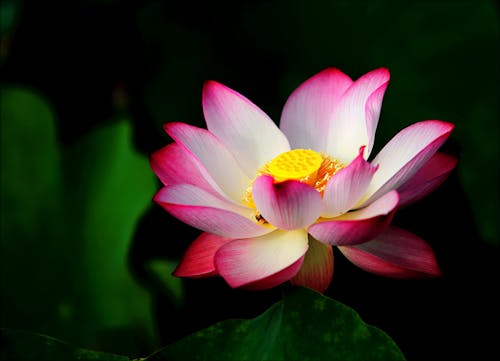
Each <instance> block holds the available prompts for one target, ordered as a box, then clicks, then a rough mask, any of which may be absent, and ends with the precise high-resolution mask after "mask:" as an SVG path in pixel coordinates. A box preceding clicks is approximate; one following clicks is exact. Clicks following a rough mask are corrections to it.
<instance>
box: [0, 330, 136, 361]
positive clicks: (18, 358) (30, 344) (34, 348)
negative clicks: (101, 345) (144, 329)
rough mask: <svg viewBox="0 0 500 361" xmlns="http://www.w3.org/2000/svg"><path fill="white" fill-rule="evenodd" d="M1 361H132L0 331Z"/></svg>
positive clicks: (29, 334)
mask: <svg viewBox="0 0 500 361" xmlns="http://www.w3.org/2000/svg"><path fill="white" fill-rule="evenodd" d="M0 344H1V345H2V348H1V349H0V359H1V360H5V361H7V360H9V361H73V360H75V361H76V360H79V361H130V359H129V358H128V357H126V356H119V355H114V354H110V353H106V352H96V351H90V350H84V349H81V348H77V347H74V346H71V345H69V344H67V343H65V342H62V341H59V340H57V339H55V338H52V337H49V336H44V335H39V334H35V333H30V332H25V331H15V330H9V329H0Z"/></svg>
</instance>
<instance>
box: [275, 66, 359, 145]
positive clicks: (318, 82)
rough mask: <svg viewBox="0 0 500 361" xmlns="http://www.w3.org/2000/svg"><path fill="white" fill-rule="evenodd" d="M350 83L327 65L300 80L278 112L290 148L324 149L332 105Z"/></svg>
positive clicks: (335, 104) (347, 77)
mask: <svg viewBox="0 0 500 361" xmlns="http://www.w3.org/2000/svg"><path fill="white" fill-rule="evenodd" d="M351 84H352V80H351V78H349V76H347V75H345V74H344V73H342V72H341V71H340V70H338V69H336V68H327V69H325V70H323V71H322V72H320V73H318V74H316V75H314V76H313V77H311V78H309V79H308V80H306V81H305V82H304V83H302V84H301V85H300V86H299V87H298V88H297V89H296V90H295V91H294V92H293V93H292V94H291V95H290V97H289V98H288V100H287V101H286V103H285V106H284V108H283V113H282V114H281V120H280V128H281V130H283V132H284V133H285V134H286V136H287V137H288V139H289V140H290V144H291V146H292V148H304V149H313V150H315V151H318V152H324V151H325V149H326V140H327V139H326V137H325V134H328V129H329V126H330V123H331V121H332V116H333V112H334V109H335V107H336V106H337V104H338V102H339V100H340V98H341V97H342V94H344V92H345V91H346V90H347V88H348V87H349V86H350V85H351Z"/></svg>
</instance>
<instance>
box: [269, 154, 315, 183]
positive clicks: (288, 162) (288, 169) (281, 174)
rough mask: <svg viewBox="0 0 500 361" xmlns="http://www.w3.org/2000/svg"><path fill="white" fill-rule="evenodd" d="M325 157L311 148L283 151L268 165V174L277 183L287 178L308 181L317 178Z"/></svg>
mask: <svg viewBox="0 0 500 361" xmlns="http://www.w3.org/2000/svg"><path fill="white" fill-rule="evenodd" d="M322 162H323V157H322V156H321V154H319V153H317V152H315V151H314V150H311V149H294V150H290V151H288V152H285V153H281V154H280V155H278V156H277V157H275V158H274V159H273V160H272V161H270V162H269V163H268V164H267V165H266V168H267V172H266V173H267V174H269V175H271V176H273V178H274V180H275V182H276V183H279V182H284V181H287V180H291V179H293V180H299V181H302V182H307V181H308V180H310V179H312V178H316V175H317V173H318V169H319V168H320V167H321V163H322Z"/></svg>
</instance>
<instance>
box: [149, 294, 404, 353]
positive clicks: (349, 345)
mask: <svg viewBox="0 0 500 361" xmlns="http://www.w3.org/2000/svg"><path fill="white" fill-rule="evenodd" d="M146 360H147V361H164V360H170V361H175V360H189V361H192V360H218V361H220V360H232V361H234V360H301V361H306V360H331V361H335V360H339V361H348V360H363V361H370V360H383V361H388V360H405V358H404V356H403V354H402V353H401V351H400V350H399V348H398V347H397V345H396V344H395V343H394V341H393V340H392V339H391V338H390V337H389V336H388V335H387V334H386V333H384V332H383V331H381V330H380V329H378V328H376V327H374V326H370V325H368V324H366V323H364V322H363V321H362V320H361V318H360V317H359V315H358V314H357V313H356V312H355V311H354V310H352V309H350V308H349V307H347V306H345V305H343V304H342V303H340V302H337V301H334V300H332V299H330V298H328V297H325V296H323V295H321V294H319V293H317V292H314V291H312V290H309V289H306V288H299V287H292V288H291V289H290V290H289V291H287V293H286V294H285V297H284V298H283V300H282V301H280V302H278V303H276V304H275V305H273V306H272V307H271V308H269V309H268V310H267V311H266V312H265V313H263V314H262V315H260V316H258V317H257V318H255V319H251V320H227V321H223V322H220V323H218V324H216V325H213V326H211V327H208V328H206V329H204V330H202V331H199V332H197V333H195V334H193V335H191V336H188V337H186V338H184V339H182V340H180V341H178V342H176V343H174V344H171V345H169V346H167V347H165V348H163V349H162V350H160V351H159V352H157V353H155V354H153V355H151V356H150V357H147V358H146Z"/></svg>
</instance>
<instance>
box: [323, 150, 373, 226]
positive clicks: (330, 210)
mask: <svg viewBox="0 0 500 361" xmlns="http://www.w3.org/2000/svg"><path fill="white" fill-rule="evenodd" d="M364 148H365V147H361V148H360V149H359V155H358V156H357V157H356V158H355V159H354V160H353V161H352V162H351V163H350V164H349V165H348V166H347V167H345V168H343V169H341V170H339V171H338V172H337V173H336V174H335V175H334V176H333V177H332V178H331V179H330V181H329V182H328V184H327V186H326V188H325V193H324V195H323V202H324V205H325V207H324V209H323V212H322V214H321V215H322V216H323V217H325V218H331V217H336V216H338V215H340V214H342V213H345V212H347V211H348V210H350V209H352V207H353V206H354V205H355V204H356V203H357V202H358V201H359V200H360V198H361V197H362V196H363V194H364V193H365V191H366V188H367V187H368V185H369V184H370V182H371V180H372V177H373V174H374V173H375V172H376V170H377V167H376V166H375V167H374V166H372V165H371V164H370V163H368V162H367V161H366V160H365V159H364V158H363V151H364Z"/></svg>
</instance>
